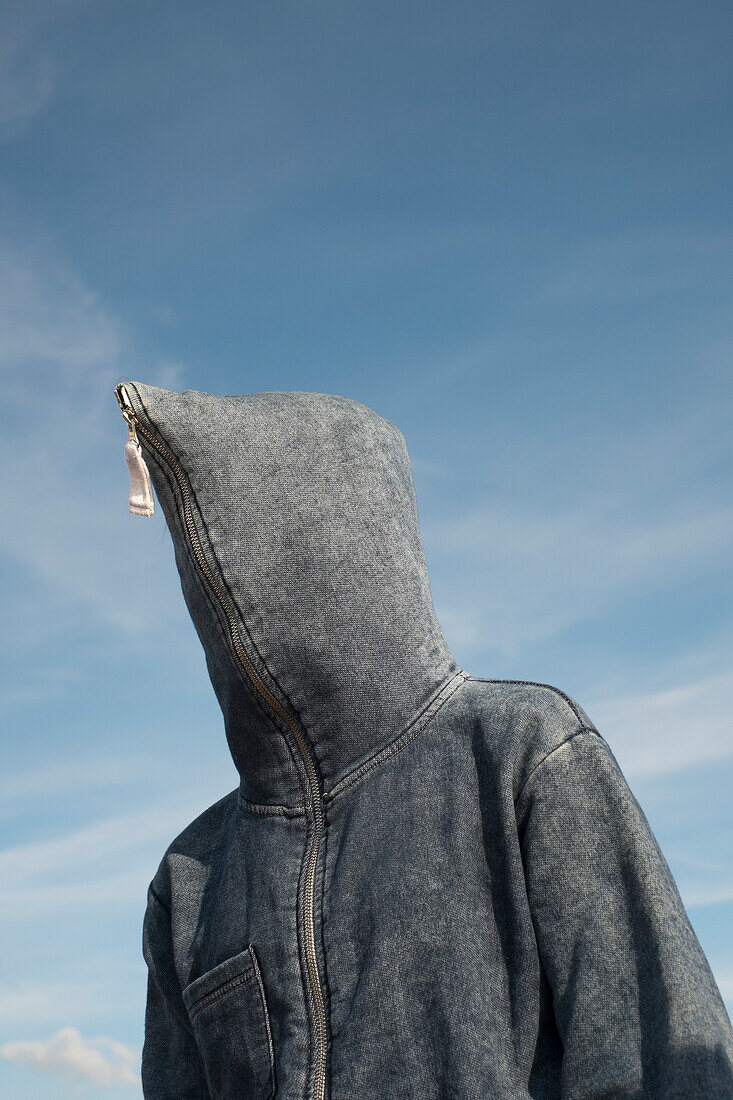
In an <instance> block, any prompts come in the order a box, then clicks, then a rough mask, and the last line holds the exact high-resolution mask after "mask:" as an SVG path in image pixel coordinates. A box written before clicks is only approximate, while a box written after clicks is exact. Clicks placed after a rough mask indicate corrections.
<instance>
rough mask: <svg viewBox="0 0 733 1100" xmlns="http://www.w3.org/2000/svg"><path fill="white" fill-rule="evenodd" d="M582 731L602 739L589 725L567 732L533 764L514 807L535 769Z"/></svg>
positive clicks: (515, 803)
mask: <svg viewBox="0 0 733 1100" xmlns="http://www.w3.org/2000/svg"><path fill="white" fill-rule="evenodd" d="M584 733H592V734H593V735H594V736H595V737H598V738H599V739H600V740H603V738H602V737H601V735H600V733H599V732H598V730H596V729H591V728H590V727H589V726H583V727H582V728H581V729H579V730H575V731H574V732H573V733H571V734H569V735H568V736H567V737H566V738H565V740H564V741H561V742H560V744H559V745H555V747H554V749H550V751H549V752H548V753H546V754H545V755H544V756H543V757H542V759H541V760H540V762H539V763H538V764H535V766H534V767H533V768H532V771H531V772H530V773H529V775H528V776H527V778H526V779H525V780H524V783H522V787H521V790H520V791H519V794H518V795H517V797H516V798H515V799H514V805H515V807H516V806H517V804H518V803H519V801H520V799H521V797H522V795H523V794H524V791H525V788H526V786H527V784H528V783H529V781H530V779H531V778H532V776H533V775H534V773H535V772H536V771H537V770H538V769H539V768H541V767H542V765H543V764H544V763H546V762H547V761H548V760H549V759H550V757H551V756H553V755H554V754H555V753H556V752H559V750H560V749H563V748H565V746H566V745H567V744H568V742H569V741H573V740H574V739H575V738H576V737H580V736H581V735H582V734H584Z"/></svg>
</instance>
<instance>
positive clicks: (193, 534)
mask: <svg viewBox="0 0 733 1100" xmlns="http://www.w3.org/2000/svg"><path fill="white" fill-rule="evenodd" d="M131 415H132V417H133V419H134V421H135V425H136V427H137V430H138V431H139V432H140V434H141V435H143V436H144V437H145V439H146V440H147V441H148V442H149V443H150V445H151V447H153V448H154V449H155V450H156V451H157V452H158V454H160V455H161V457H162V458H163V459H164V460H165V462H166V463H167V465H168V466H170V468H171V470H172V471H173V473H174V475H175V478H176V482H177V483H178V488H179V489H180V491H181V496H182V497H183V518H184V522H185V525H186V530H187V532H188V537H189V541H190V543H191V547H192V549H193V552H194V556H195V558H196V561H197V563H198V566H199V568H200V570H201V572H202V573H203V575H204V577H205V578H206V581H207V583H208V585H209V588H210V589H211V591H212V592H213V593H214V595H215V596H216V598H217V599H218V601H219V603H220V605H221V608H222V611H223V612H224V615H225V616H226V620H227V623H228V626H229V635H230V638H231V642H232V645H233V647H234V650H235V653H236V654H237V657H238V658H239V661H240V664H241V665H242V666H243V668H244V670H245V672H246V674H247V677H248V678H249V680H250V681H251V683H252V685H253V687H254V688H255V690H256V691H257V692H258V693H259V694H260V695H261V696H262V698H263V699H264V700H265V701H266V702H267V704H268V705H269V706H270V708H271V709H272V710H274V711H275V713H276V714H278V715H279V716H280V717H281V718H282V720H283V721H284V722H286V723H287V724H288V726H289V727H290V729H291V730H292V732H293V736H294V737H295V740H296V743H297V745H298V748H299V750H300V753H301V756H302V757H303V763H304V764H305V767H306V771H307V772H308V779H309V784H310V790H311V803H312V806H313V814H314V824H315V828H314V832H313V840H312V843H311V849H310V858H309V863H308V876H307V879H306V886H305V926H306V927H305V931H306V962H307V965H308V976H309V979H310V985H311V994H312V997H313V1002H314V1004H315V1006H316V1017H317V1027H318V1061H317V1070H316V1092H315V1098H314V1100H324V1097H325V1087H326V1064H325V1063H326V1038H327V1036H326V1010H325V1008H324V1004H323V993H322V990H321V980H320V976H319V974H318V961H317V955H316V937H315V928H314V922H313V903H314V898H315V877H316V867H317V864H318V848H319V846H320V842H321V836H322V833H323V807H322V805H321V799H320V791H319V787H318V777H317V775H316V770H315V766H314V764H313V759H312V757H311V754H310V752H309V750H308V748H307V747H306V744H305V742H304V740H303V735H302V734H301V732H300V729H299V727H298V725H297V723H296V722H295V720H294V719H293V718H292V716H291V715H290V714H288V712H287V710H285V708H284V707H283V706H282V704H281V703H280V701H279V700H278V699H276V698H275V696H274V695H273V694H272V692H271V691H270V689H269V688H268V687H267V685H266V684H265V683H263V681H262V680H261V678H260V676H259V675H258V673H257V670H256V669H255V667H254V665H253V664H252V662H251V661H250V659H249V657H248V656H247V653H246V651H245V649H244V647H243V646H242V640H241V637H240V634H239V627H238V626H237V621H236V619H235V617H234V615H233V613H232V610H231V607H230V605H229V600H228V599H227V597H226V595H225V593H224V592H223V591H222V588H221V586H220V585H219V582H218V581H217V579H216V577H215V576H214V574H213V572H212V570H211V567H210V565H209V563H208V561H207V560H206V556H205V554H204V551H203V549H202V546H201V539H200V538H199V533H198V530H197V528H196V523H195V520H194V517H193V512H192V509H191V494H190V492H189V489H188V485H187V483H186V479H185V474H184V473H183V469H182V467H181V465H180V463H179V461H178V459H177V458H176V456H175V455H174V454H173V453H172V452H171V451H169V450H168V448H167V447H166V446H165V445H164V444H163V443H161V442H160V441H159V440H158V439H157V438H156V437H155V436H154V435H153V434H152V432H150V431H149V430H148V428H146V427H145V425H144V424H142V423H140V421H139V420H138V418H137V415H136V414H135V412H134V410H132V411H131Z"/></svg>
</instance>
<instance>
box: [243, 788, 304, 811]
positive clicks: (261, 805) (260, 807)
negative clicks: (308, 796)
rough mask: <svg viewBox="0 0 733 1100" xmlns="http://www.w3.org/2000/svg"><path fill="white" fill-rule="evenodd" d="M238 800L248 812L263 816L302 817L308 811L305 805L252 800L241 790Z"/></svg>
mask: <svg viewBox="0 0 733 1100" xmlns="http://www.w3.org/2000/svg"><path fill="white" fill-rule="evenodd" d="M237 802H238V803H239V806H240V808H241V809H242V810H244V811H245V812H246V813H248V814H257V815H259V816H261V817H276V816H280V817H302V815H303V814H304V813H305V812H306V808H305V806H280V805H275V804H272V803H268V802H250V800H249V799H248V798H245V797H244V795H243V794H242V793H241V792H240V793H238V794H237Z"/></svg>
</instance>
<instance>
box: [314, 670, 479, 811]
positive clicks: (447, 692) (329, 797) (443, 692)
mask: <svg viewBox="0 0 733 1100" xmlns="http://www.w3.org/2000/svg"><path fill="white" fill-rule="evenodd" d="M468 678H469V677H468V673H466V672H464V671H463V669H459V670H458V672H455V673H454V674H453V675H452V676H451V678H450V679H449V680H447V681H446V683H444V684H443V686H442V688H440V690H439V691H438V693H437V694H436V695H434V696H433V698H432V699H431V700H430V701H429V702H428V703H426V705H425V706H424V707H423V709H422V710H421V711H419V712H418V714H416V715H415V717H414V718H413V719H412V720H411V721H410V723H409V724H408V725H407V726H406V727H405V728H404V729H403V730H402V732H401V733H398V734H397V736H396V737H395V738H394V739H393V740H392V741H390V742H389V743H388V744H387V745H385V746H384V748H382V749H379V750H378V752H376V753H375V754H374V756H370V757H369V758H368V759H367V760H364V761H363V762H362V763H361V764H359V765H358V767H356V768H355V769H354V770H353V771H352V772H349V773H348V774H347V775H345V776H344V777H343V779H340V780H339V782H338V783H337V784H336V786H335V787H333V788H332V789H331V790H330V791H327V792H325V793H324V795H323V801H324V802H333V801H335V799H337V798H340V797H341V795H342V794H343V793H344V791H346V790H348V788H349V787H351V786H353V784H354V783H357V782H358V781H359V780H361V779H363V778H364V776H365V775H367V774H368V773H369V772H370V771H372V769H373V768H376V767H378V766H379V765H380V764H382V763H383V762H384V761H385V760H389V759H390V758H391V757H392V756H395V755H396V754H397V753H398V752H401V751H402V749H404V748H406V747H407V746H408V745H409V744H410V743H411V742H412V741H414V740H415V738H416V737H417V736H418V734H419V733H422V731H423V730H424V729H425V727H426V726H427V725H428V723H429V722H431V721H432V719H433V718H434V717H435V715H436V714H437V713H438V711H439V710H440V708H441V707H442V706H443V704H444V703H446V702H447V701H448V699H450V697H451V696H452V695H453V694H454V692H456V691H457V690H458V688H459V687H461V686H462V685H463V684H465V683H466V681H467V679H468Z"/></svg>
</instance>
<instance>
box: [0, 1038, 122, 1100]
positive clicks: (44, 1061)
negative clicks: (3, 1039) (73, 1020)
mask: <svg viewBox="0 0 733 1100" xmlns="http://www.w3.org/2000/svg"><path fill="white" fill-rule="evenodd" d="M0 1056H2V1057H3V1058H5V1059H6V1060H7V1061H9V1062H22V1063H24V1064H26V1065H29V1066H32V1067H33V1068H34V1069H36V1070H38V1071H39V1072H40V1073H52V1074H58V1075H59V1076H61V1077H66V1078H72V1079H74V1080H85V1081H88V1082H90V1083H91V1084H93V1085H96V1087H97V1088H100V1089H109V1088H113V1087H115V1086H118V1085H132V1086H137V1087H139V1086H140V1076H139V1073H138V1069H137V1067H138V1065H139V1061H140V1055H139V1053H138V1052H137V1051H135V1050H132V1049H131V1048H130V1047H127V1046H125V1045H124V1044H123V1043H118V1042H116V1041H115V1040H114V1039H108V1038H107V1037H106V1036H99V1037H98V1038H94V1039H86V1038H85V1037H84V1036H83V1035H82V1034H81V1033H80V1032H79V1031H78V1030H77V1029H76V1028H75V1027H63V1028H61V1029H60V1030H59V1031H57V1032H56V1033H55V1034H54V1035H52V1036H51V1038H50V1039H33V1040H30V1041H22V1040H11V1041H10V1042H7V1043H4V1044H3V1045H2V1046H1V1047H0Z"/></svg>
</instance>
